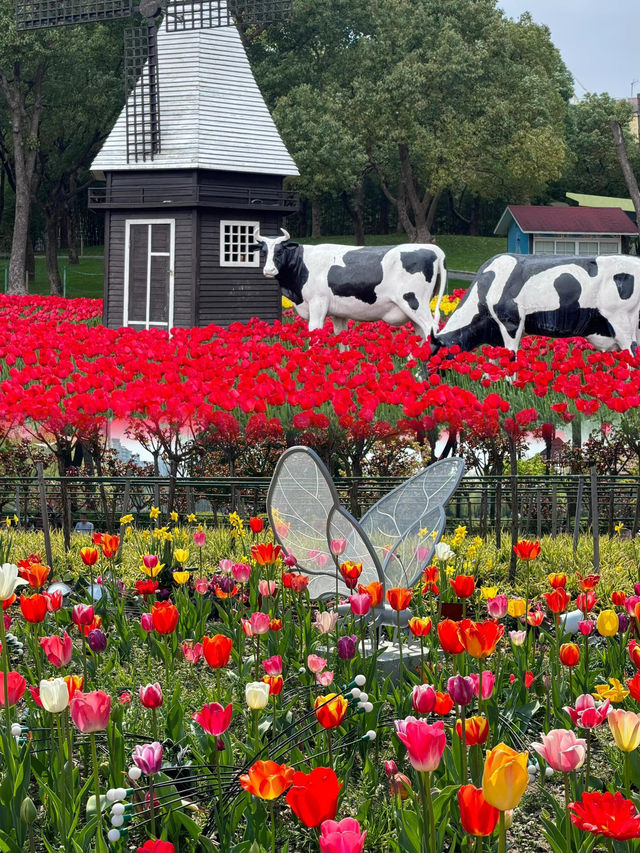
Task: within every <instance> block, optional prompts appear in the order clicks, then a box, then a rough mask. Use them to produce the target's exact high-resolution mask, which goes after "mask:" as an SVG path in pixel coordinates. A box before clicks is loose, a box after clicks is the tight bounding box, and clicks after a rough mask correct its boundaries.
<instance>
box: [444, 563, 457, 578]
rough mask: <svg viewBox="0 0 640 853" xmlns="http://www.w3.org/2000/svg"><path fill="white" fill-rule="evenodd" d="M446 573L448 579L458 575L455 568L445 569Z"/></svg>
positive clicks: (448, 567)
mask: <svg viewBox="0 0 640 853" xmlns="http://www.w3.org/2000/svg"><path fill="white" fill-rule="evenodd" d="M445 573H446V575H447V577H448V578H452V577H453V576H454V575H455V573H456V569H455V566H447V568H446V569H445Z"/></svg>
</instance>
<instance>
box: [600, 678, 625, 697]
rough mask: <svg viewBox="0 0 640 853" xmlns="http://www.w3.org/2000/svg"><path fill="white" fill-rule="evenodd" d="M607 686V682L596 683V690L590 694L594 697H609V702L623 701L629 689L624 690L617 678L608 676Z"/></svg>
mask: <svg viewBox="0 0 640 853" xmlns="http://www.w3.org/2000/svg"><path fill="white" fill-rule="evenodd" d="M609 684H610V685H611V687H609V686H608V685H607V684H596V692H595V693H592V694H591V695H592V696H593V697H594V698H595V699H602V700H603V701H604V700H605V699H609V700H610V701H611V702H624V700H625V699H626V698H627V696H628V695H629V691H628V690H625V689H624V687H623V686H622V684H620V682H619V681H618V679H617V678H610V679H609Z"/></svg>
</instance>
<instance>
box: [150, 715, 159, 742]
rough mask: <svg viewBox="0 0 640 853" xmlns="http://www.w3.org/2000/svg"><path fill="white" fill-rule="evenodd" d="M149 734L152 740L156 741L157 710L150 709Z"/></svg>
mask: <svg viewBox="0 0 640 853" xmlns="http://www.w3.org/2000/svg"><path fill="white" fill-rule="evenodd" d="M151 732H152V734H153V739H154V740H158V709H157V708H152V709H151Z"/></svg>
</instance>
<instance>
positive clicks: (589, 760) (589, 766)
mask: <svg viewBox="0 0 640 853" xmlns="http://www.w3.org/2000/svg"><path fill="white" fill-rule="evenodd" d="M590 775H591V729H587V777H586V779H585V787H586V788H588V787H589V776H590Z"/></svg>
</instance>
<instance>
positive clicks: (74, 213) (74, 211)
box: [66, 179, 80, 266]
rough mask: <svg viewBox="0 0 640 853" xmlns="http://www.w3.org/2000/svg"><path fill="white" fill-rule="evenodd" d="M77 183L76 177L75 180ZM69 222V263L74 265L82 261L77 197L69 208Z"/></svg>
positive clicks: (67, 217) (67, 220)
mask: <svg viewBox="0 0 640 853" xmlns="http://www.w3.org/2000/svg"><path fill="white" fill-rule="evenodd" d="M73 182H74V183H75V179H74V181H73ZM66 222H67V246H68V249H69V263H70V264H71V265H72V266H75V265H76V264H79V263H80V258H79V256H78V236H79V228H78V205H77V204H76V199H75V198H73V199H72V201H71V203H70V205H69V208H68V210H67V216H66Z"/></svg>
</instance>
